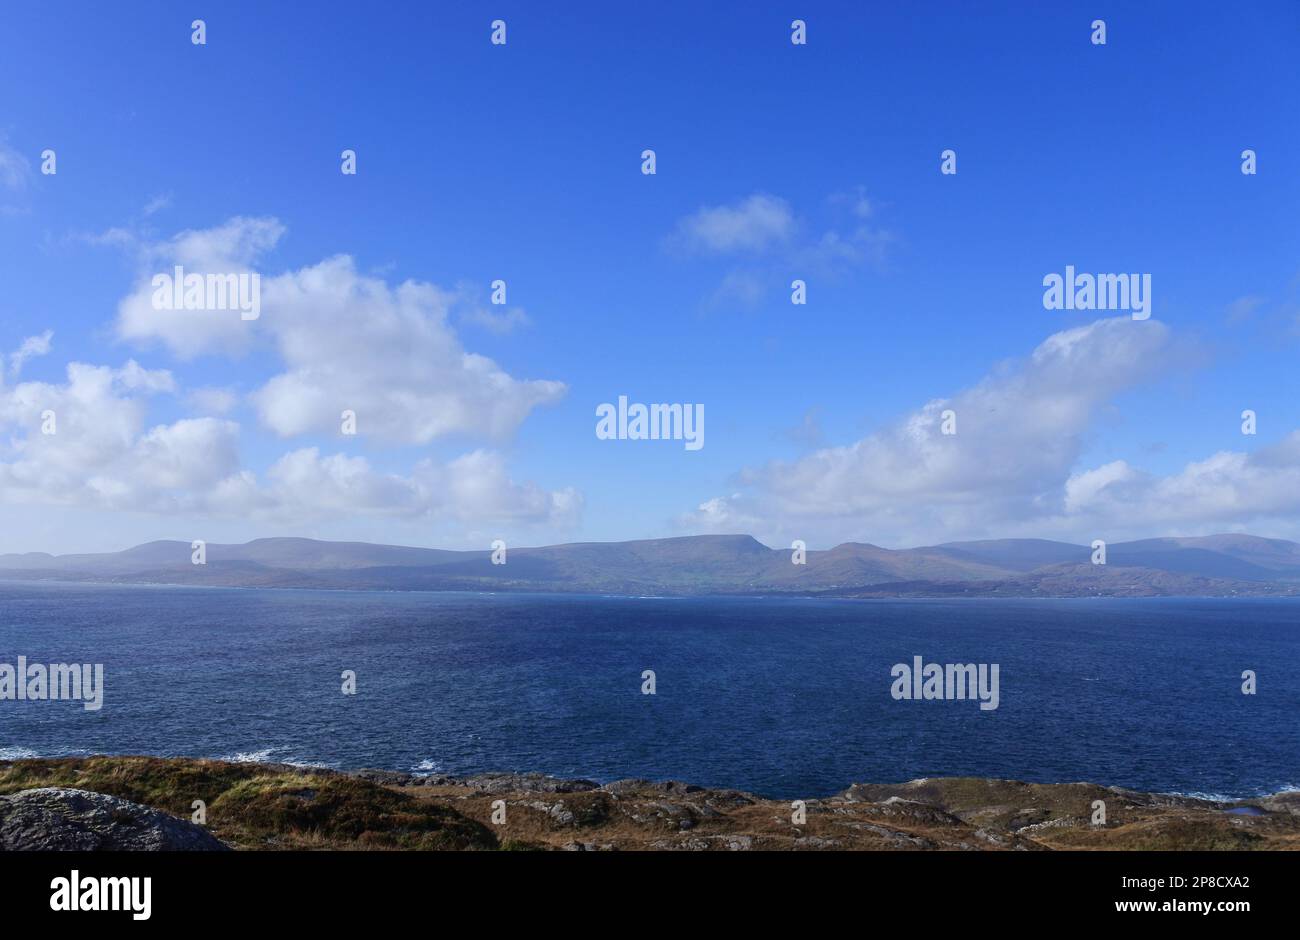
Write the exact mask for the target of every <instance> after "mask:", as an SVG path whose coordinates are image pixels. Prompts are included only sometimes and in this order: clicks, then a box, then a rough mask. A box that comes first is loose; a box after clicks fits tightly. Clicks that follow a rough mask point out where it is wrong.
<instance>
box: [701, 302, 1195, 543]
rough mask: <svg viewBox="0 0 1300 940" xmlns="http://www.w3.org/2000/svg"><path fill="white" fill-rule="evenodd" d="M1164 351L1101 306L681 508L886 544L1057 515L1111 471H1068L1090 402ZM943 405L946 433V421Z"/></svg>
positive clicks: (1159, 332) (1162, 360) (1152, 335)
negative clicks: (925, 395) (939, 395)
mask: <svg viewBox="0 0 1300 940" xmlns="http://www.w3.org/2000/svg"><path fill="white" fill-rule="evenodd" d="M1172 352H1173V350H1172V343H1171V340H1170V336H1169V331H1168V329H1167V328H1166V327H1165V326H1164V325H1162V324H1161V323H1159V322H1157V321H1154V320H1150V321H1145V322H1138V321H1133V320H1131V319H1129V318H1115V319H1106V320H1098V321H1096V322H1094V323H1092V324H1090V325H1088V326H1083V327H1079V328H1077V329H1071V330H1065V331H1062V332H1060V333H1056V334H1053V335H1052V336H1049V337H1048V338H1047V339H1046V340H1044V341H1043V342H1042V343H1041V344H1040V345H1039V346H1038V348H1037V349H1035V350H1034V352H1033V353H1032V355H1030V356H1029V357H1028V358H1027V359H1026V360H1024V361H1021V362H1016V363H1008V364H1004V365H1003V366H1001V367H999V368H998V369H997V370H995V371H994V372H993V374H991V375H990V376H988V377H987V378H985V379H984V380H983V381H981V382H979V383H978V384H977V385H975V386H973V387H971V388H969V389H966V390H964V391H961V392H959V393H957V394H956V395H954V396H952V397H951V398H943V399H936V400H933V401H930V402H928V403H927V404H925V405H924V406H922V407H921V408H919V409H918V410H916V411H914V412H913V413H911V414H909V415H907V416H905V417H904V418H903V419H902V420H900V421H898V422H897V423H896V424H894V425H893V426H892V427H888V428H885V429H884V430H882V431H879V432H877V433H875V434H872V435H870V436H869V437H866V438H863V439H862V440H859V441H857V442H855V443H853V444H850V445H847V446H840V447H827V448H822V449H820V450H817V451H815V452H813V453H811V454H809V455H807V456H805V457H803V458H801V459H799V460H795V461H793V462H788V463H783V462H774V463H770V464H768V465H767V466H765V467H761V468H758V469H751V470H747V471H745V472H743V473H742V474H741V475H740V480H741V482H742V483H743V484H744V485H745V486H746V491H745V492H744V493H742V494H740V495H733V496H731V497H719V498H718V499H716V500H710V501H709V502H707V503H705V504H704V505H703V506H702V507H701V508H700V509H698V510H697V511H696V512H694V513H692V514H689V515H688V516H686V517H684V518H683V520H682V522H683V524H684V525H685V526H687V527H688V528H693V529H700V530H707V531H723V530H726V531H735V527H736V525H737V524H739V523H740V522H743V521H753V522H755V523H756V524H757V527H758V529H759V530H761V531H764V532H766V533H776V534H778V535H780V536H782V537H784V536H785V535H786V534H789V533H794V534H795V535H796V536H797V535H798V533H800V532H803V533H809V532H812V531H818V532H825V533H831V534H832V537H836V538H859V539H861V538H868V539H870V540H872V541H882V542H892V543H894V544H917V542H918V541H922V540H925V539H929V538H938V539H951V538H958V537H967V536H971V535H974V534H992V535H1008V534H1011V532H1010V531H1009V529H1011V528H1013V527H1020V526H1022V525H1030V526H1032V525H1033V524H1038V523H1043V522H1048V521H1050V522H1051V523H1052V524H1053V525H1059V524H1060V523H1061V522H1062V520H1063V518H1064V517H1066V516H1067V515H1069V514H1070V513H1071V512H1077V503H1078V501H1079V500H1080V499H1083V498H1085V496H1086V495H1087V494H1090V493H1095V492H1096V491H1097V490H1098V489H1100V488H1104V485H1105V483H1106V482H1107V481H1108V480H1109V479H1111V478H1112V477H1115V476H1116V474H1117V471H1116V470H1114V469H1111V470H1103V471H1099V472H1098V474H1097V475H1094V476H1092V477H1080V478H1076V479H1075V481H1074V483H1073V484H1071V482H1070V481H1071V477H1072V472H1073V468H1074V467H1075V465H1076V463H1077V461H1078V459H1079V456H1080V454H1081V452H1082V450H1083V437H1084V434H1085V432H1086V431H1087V430H1088V429H1089V427H1090V426H1091V424H1092V423H1093V420H1094V419H1095V417H1096V416H1097V414H1098V412H1099V410H1100V409H1101V408H1102V407H1103V406H1104V405H1106V404H1107V403H1108V402H1110V401H1111V400H1112V399H1113V398H1114V397H1115V396H1116V395H1118V394H1119V393H1121V392H1123V391H1125V390H1126V389H1129V388H1132V387H1134V386H1135V385H1137V384H1138V383H1140V382H1141V381H1143V380H1145V379H1146V378H1148V377H1149V376H1151V375H1152V374H1153V373H1154V372H1156V371H1157V370H1158V369H1159V368H1161V366H1162V365H1164V364H1166V363H1167V362H1168V360H1169V359H1170V357H1171V356H1172ZM948 410H951V411H953V412H955V414H956V422H957V433H956V434H955V435H945V434H943V433H942V428H941V425H942V421H943V413H944V412H945V411H948ZM1071 486H1072V488H1071ZM1071 500H1074V503H1071ZM1072 507H1075V508H1072ZM1037 534H1042V533H1037ZM804 537H805V538H806V537H807V535H806V534H805V535H804Z"/></svg>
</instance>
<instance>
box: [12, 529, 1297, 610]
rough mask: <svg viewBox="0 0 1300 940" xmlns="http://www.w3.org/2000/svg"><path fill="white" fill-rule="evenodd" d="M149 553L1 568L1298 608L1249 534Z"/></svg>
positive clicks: (165, 545) (189, 578)
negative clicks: (888, 543) (1191, 600)
mask: <svg viewBox="0 0 1300 940" xmlns="http://www.w3.org/2000/svg"><path fill="white" fill-rule="evenodd" d="M206 553H207V561H206V564H203V565H195V564H193V563H192V562H191V548H190V543H189V542H181V541H157V542H146V543H145V544H143V545H137V546H135V547H134V548H129V549H126V550H125V551H121V552H109V553H103V554H80V555H49V554H45V553H39V552H33V553H28V554H8V555H0V579H8V580H61V581H97V582H114V583H151V584H194V585H213V586H229V587H299V588H333V589H345V590H399V591H400V590H407V591H456V590H460V591H551V592H575V593H600V594H629V595H645V594H658V595H709V594H792V595H819V596H829V597H888V596H900V597H901V596H945V597H947V596H998V597H1074V596H1095V595H1107V596H1162V595H1164V596H1172V595H1183V596H1231V595H1283V596H1285V595H1300V544H1297V543H1295V542H1288V541H1284V540H1281V539H1266V538H1259V537H1257V536H1251V535H1210V536H1200V537H1187V538H1159V539H1143V540H1140V541H1136V542H1116V543H1114V544H1111V545H1109V546H1108V547H1107V550H1106V562H1107V563H1106V564H1105V565H1094V564H1092V563H1091V556H1092V550H1091V548H1089V547H1087V546H1083V545H1072V544H1070V543H1068V542H1053V541H1048V540H1044V539H993V540H987V541H974V542H948V543H945V544H942V545H934V546H926V547H921V548H906V549H887V548H881V547H879V546H876V545H870V544H866V543H860V542H846V543H844V544H842V545H837V546H835V547H834V548H831V549H826V550H822V551H811V550H810V551H808V552H807V556H806V563H805V564H801V565H796V564H793V563H792V562H791V557H792V552H791V550H790V549H776V548H769V547H768V546H766V545H764V544H762V543H761V542H759V541H758V540H757V539H755V538H753V537H752V536H749V535H694V536H681V537H678V538H666V539H645V540H640V541H632V542H575V543H569V544H563V545H549V546H544V547H539V548H511V549H509V550H508V552H507V555H506V564H504V565H494V564H492V559H491V554H492V553H491V552H490V551H450V550H446V549H434V548H411V547H405V546H398V545H377V544H371V543H368V542H326V541H318V540H315V539H305V538H267V539H256V540H254V541H251V542H246V543H244V544H240V545H233V544H220V543H208V545H207V546H206Z"/></svg>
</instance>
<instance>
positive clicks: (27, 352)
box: [9, 330, 54, 379]
mask: <svg viewBox="0 0 1300 940" xmlns="http://www.w3.org/2000/svg"><path fill="white" fill-rule="evenodd" d="M53 338H54V331H53V330H46V331H45V332H44V333H41V334H40V335H39V336H29V337H27V338H26V339H25V340H23V342H22V345H20V346H19V347H18V349H17V350H16V351H14V352H12V353H10V354H9V377H10V378H11V379H16V378H18V376H19V375H21V374H22V371H23V366H24V365H25V364H26V363H27V360H28V359H35V358H36V357H37V356H46V355H49V352H50V341H51V340H52V339H53Z"/></svg>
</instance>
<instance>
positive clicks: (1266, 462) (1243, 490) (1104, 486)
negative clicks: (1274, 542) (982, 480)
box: [1066, 431, 1300, 531]
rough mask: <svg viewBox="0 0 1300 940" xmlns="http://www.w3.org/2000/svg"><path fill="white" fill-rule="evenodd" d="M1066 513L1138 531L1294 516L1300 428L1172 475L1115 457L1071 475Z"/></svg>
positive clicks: (1298, 498) (1245, 524) (1299, 491)
mask: <svg viewBox="0 0 1300 940" xmlns="http://www.w3.org/2000/svg"><path fill="white" fill-rule="evenodd" d="M1066 511H1067V513H1068V514H1069V515H1070V516H1073V517H1077V518H1081V519H1088V520H1094V521H1095V524H1097V525H1102V524H1105V525H1111V524H1116V523H1119V524H1122V525H1124V526H1125V527H1126V528H1128V529H1132V530H1139V531H1140V530H1143V529H1146V530H1150V531H1168V530H1169V529H1170V528H1173V529H1176V530H1178V531H1185V530H1186V529H1187V528H1188V527H1189V526H1192V527H1199V528H1204V529H1206V530H1210V529H1214V530H1218V529H1222V528H1232V529H1238V528H1250V527H1251V526H1252V524H1261V523H1262V524H1272V525H1275V524H1276V522H1277V520H1279V519H1291V520H1293V521H1294V519H1295V517H1296V516H1297V515H1300V431H1293V432H1291V433H1290V434H1289V435H1287V436H1286V437H1285V438H1283V439H1282V441H1280V442H1279V443H1277V444H1275V445H1272V446H1270V447H1264V448H1261V449H1259V450H1257V451H1255V452H1254V453H1246V452H1243V451H1220V452H1218V453H1216V454H1212V455H1211V456H1209V457H1207V458H1205V459H1204V460H1199V461H1194V462H1192V463H1189V464H1188V465H1187V466H1186V467H1184V468H1183V469H1182V470H1181V471H1179V472H1178V473H1174V474H1170V475H1168V476H1158V475H1154V474H1150V473H1146V472H1144V471H1142V470H1140V469H1138V468H1136V467H1133V466H1131V465H1130V464H1129V463H1128V462H1127V461H1123V460H1116V461H1112V462H1110V463H1107V464H1104V465H1102V466H1100V467H1096V468H1094V469H1091V470H1086V471H1083V472H1080V473H1078V474H1075V475H1073V476H1071V477H1070V479H1069V480H1068V481H1067V483H1066Z"/></svg>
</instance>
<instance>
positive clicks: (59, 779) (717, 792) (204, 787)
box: [0, 756, 1300, 851]
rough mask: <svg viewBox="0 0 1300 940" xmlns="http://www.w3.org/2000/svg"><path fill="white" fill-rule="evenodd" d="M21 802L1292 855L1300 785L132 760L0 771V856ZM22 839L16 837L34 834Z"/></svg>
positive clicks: (448, 827) (348, 825)
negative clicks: (1165, 789) (1197, 790)
mask: <svg viewBox="0 0 1300 940" xmlns="http://www.w3.org/2000/svg"><path fill="white" fill-rule="evenodd" d="M45 788H57V789H55V790H50V789H45ZM33 791H38V792H39V793H41V794H46V795H48V794H51V793H55V794H61V795H63V796H62V797H61V798H64V797H65V798H67V799H73V798H74V797H77V796H80V797H82V798H84V796H85V794H87V793H89V794H103V795H104V796H105V797H111V798H114V799H116V800H119V801H126V802H125V803H123V807H125V808H119V809H118V810H117V811H116V812H117V815H118V816H121V815H123V814H127V815H129V814H130V813H131V812H135V813H137V814H143V813H145V812H147V811H156V812H155V815H158V814H168V820H169V825H171V824H173V823H174V820H172V819H171V818H170V817H177V818H179V819H181V820H186V819H191V817H192V816H193V815H194V809H193V808H194V807H195V806H196V805H198V804H200V803H201V804H202V806H203V812H204V823H203V828H204V829H206V830H208V831H209V832H210V833H211V835H213V836H215V837H216V838H217V839H218V840H220V842H221V843H223V844H224V846H226V847H229V848H234V849H241V850H277V849H280V850H284V849H324V850H340V849H359V848H365V849H394V850H405V849H417V850H428V849H440V850H459V849H530V850H570V851H597V850H610V851H615V850H623V851H628V850H631V851H643V850H648V851H666V850H686V851H709V850H729V851H746V850H760V851H763V850H766V851H804V850H832V851H835V850H839V851H860V850H863V851H895V850H913V851H926V850H933V851H1006V850H1012V851H1051V850H1103V851H1111V850H1115V851H1125V850H1152V849H1155V850H1175V851H1176V850H1207V849H1208V850H1225V851H1238V850H1300V792H1298V791H1289V792H1283V793H1278V794H1272V795H1269V796H1266V797H1261V798H1256V799H1250V800H1237V801H1214V800H1205V799H1198V798H1194V797H1186V796H1175V795H1171V794H1160V793H1144V792H1140V791H1135V790H1127V789H1124V788H1120V787H1104V786H1100V785H1097V784H1090V783H1054V784H1038V783H1026V782H1023V781H1015V780H998V779H992V778H975V777H932V778H922V779H918V780H912V781H908V782H906V783H900V784H870V783H854V784H851V785H849V786H848V787H847V788H846V789H845V790H843V791H841V792H839V793H836V794H834V795H832V796H829V797H824V798H820V799H812V798H810V799H807V800H779V799H770V798H767V797H764V796H761V795H758V794H754V793H749V792H746V791H743V790H737V789H730V788H713V787H702V786H697V785H694V784H691V783H686V782H680V781H649V780H641V779H628V780H617V781H612V782H609V783H605V784H603V785H602V784H598V783H596V782H594V781H590V780H581V779H566V778H558V777H550V776H547V775H544V774H540V773H483V774H473V775H468V776H448V775H441V774H429V775H423V774H416V773H403V772H394V771H385V770H356V771H340V770H332V769H328V768H318V767H301V766H296V765H290V764H283V763H256V762H239V763H236V762H229V761H215V760H204V759H197V758H162V757H143V756H123V757H107V756H94V757H63V758H39V757H36V758H21V759H17V760H6V761H0V846H3V847H5V848H15V847H17V848H22V847H25V846H23V845H17V846H15V845H7V844H6V843H5V841H4V839H5V833H6V831H7V830H6V823H5V821H6V814H7V813H8V814H12V813H16V812H18V811H19V808H20V807H21V805H22V801H23V800H24V799H25V798H26V795H27V794H31V793H33ZM196 801H197V802H196ZM145 808H148V810H146V809H145ZM44 812H46V817H48V816H49V811H48V809H46V810H44ZM43 818H45V817H43ZM13 828H14V827H12V826H10V827H9V830H8V831H10V833H11V835H10V838H11V840H12V839H13V838H15V837H14V836H12V830H13ZM31 828H32V827H31V826H30V825H28V826H26V827H25V829H24V835H23V836H22V838H29V839H30V838H37V837H42V834H41V833H39V832H38V833H35V834H33V833H32V832H31V831H30V830H31ZM110 828H111V827H110ZM83 835H84V834H83ZM100 836H101V837H102V838H103V839H106V840H110V843H111V839H112V838H113V834H112V833H111V832H109V833H101V834H100ZM47 841H48V838H47ZM45 847H47V848H48V847H49V846H48V845H46V846H45Z"/></svg>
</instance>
